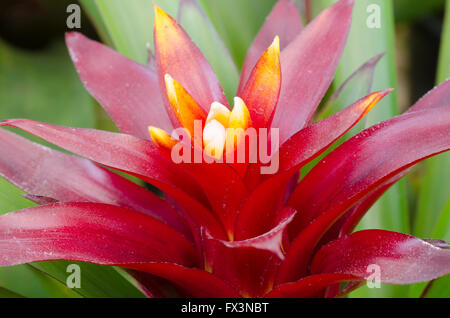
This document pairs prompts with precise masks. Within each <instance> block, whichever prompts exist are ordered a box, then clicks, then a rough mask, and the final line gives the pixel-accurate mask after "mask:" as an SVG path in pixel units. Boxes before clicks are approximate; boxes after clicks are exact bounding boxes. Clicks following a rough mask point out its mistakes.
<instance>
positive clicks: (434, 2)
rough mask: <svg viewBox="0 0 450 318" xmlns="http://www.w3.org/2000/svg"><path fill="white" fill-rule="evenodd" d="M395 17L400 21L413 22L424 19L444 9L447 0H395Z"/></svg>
mask: <svg viewBox="0 0 450 318" xmlns="http://www.w3.org/2000/svg"><path fill="white" fill-rule="evenodd" d="M392 2H393V3H394V9H395V19H396V20H397V21H398V22H411V21H416V20H419V19H422V18H424V17H426V16H428V15H430V14H431V13H435V12H438V11H439V10H442V8H443V7H444V4H445V0H425V1H423V0H393V1H392Z"/></svg>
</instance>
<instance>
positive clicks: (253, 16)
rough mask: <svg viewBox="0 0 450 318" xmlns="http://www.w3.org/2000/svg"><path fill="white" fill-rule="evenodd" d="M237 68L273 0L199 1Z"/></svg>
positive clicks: (240, 65)
mask: <svg viewBox="0 0 450 318" xmlns="http://www.w3.org/2000/svg"><path fill="white" fill-rule="evenodd" d="M199 3H200V4H201V5H202V7H203V8H204V9H205V11H206V13H207V14H208V16H209V17H210V19H211V20H212V22H213V24H214V25H215V26H216V29H217V31H218V32H219V34H220V36H221V37H222V39H223V40H224V42H225V45H226V46H227V47H228V49H229V50H230V53H231V56H232V57H233V59H234V61H235V62H236V65H237V66H238V67H239V69H240V68H241V67H242V64H243V62H244V58H245V54H246V52H247V50H248V48H249V47H250V44H251V43H252V42H253V40H254V38H255V37H256V34H257V33H258V31H259V29H260V28H261V26H262V25H263V23H264V20H265V18H266V17H267V16H268V15H269V13H270V11H271V9H272V7H273V6H274V5H275V3H276V0H257V1H255V0H214V1H211V0H199Z"/></svg>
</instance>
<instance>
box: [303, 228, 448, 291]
mask: <svg viewBox="0 0 450 318" xmlns="http://www.w3.org/2000/svg"><path fill="white" fill-rule="evenodd" d="M370 266H372V267H370ZM376 266H378V267H379V270H380V271H379V273H380V276H379V278H380V281H381V282H384V283H389V284H413V283H417V282H422V281H427V280H432V279H435V278H437V277H440V276H443V275H446V274H449V273H450V251H448V250H444V249H441V248H439V247H435V246H434V245H432V244H430V243H427V242H425V241H422V240H420V239H418V238H415V237H413V236H409V235H406V234H401V233H396V232H390V231H383V230H365V231H360V232H355V233H353V234H351V235H350V236H347V237H343V238H341V239H338V240H336V241H334V242H331V243H329V244H328V245H326V246H324V247H322V248H321V249H320V250H319V251H318V252H317V253H316V255H315V256H314V259H313V261H312V263H311V272H312V273H337V274H347V275H354V276H357V277H360V278H366V277H368V276H369V275H370V274H372V273H374V272H375V270H374V268H376Z"/></svg>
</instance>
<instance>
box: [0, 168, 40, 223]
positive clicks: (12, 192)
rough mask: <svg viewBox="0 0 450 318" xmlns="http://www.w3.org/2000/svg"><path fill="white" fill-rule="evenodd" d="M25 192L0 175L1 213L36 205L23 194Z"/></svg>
mask: <svg viewBox="0 0 450 318" xmlns="http://www.w3.org/2000/svg"><path fill="white" fill-rule="evenodd" d="M23 193H24V192H23V191H21V190H20V189H18V188H17V187H15V186H14V185H12V184H11V183H9V182H8V181H6V180H5V179H3V178H2V177H0V215H2V214H5V213H7V212H11V211H15V210H20V209H25V208H28V207H30V206H33V205H35V204H34V203H32V202H31V201H29V200H28V199H25V198H24V197H23V196H22V195H21V194H23Z"/></svg>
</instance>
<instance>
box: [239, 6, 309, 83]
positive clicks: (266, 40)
mask: <svg viewBox="0 0 450 318" xmlns="http://www.w3.org/2000/svg"><path fill="white" fill-rule="evenodd" d="M301 30H302V20H301V17H300V13H299V10H298V8H297V6H296V4H295V2H294V1H293V0H279V1H278V2H277V4H276V5H275V6H274V7H273V9H272V11H271V12H270V14H269V16H268V17H267V19H266V22H265V23H264V25H263V26H262V28H261V30H260V31H259V32H258V35H257V36H256V38H255V40H254V41H253V43H252V45H251V46H250V48H249V50H248V52H247V55H246V57H245V61H244V65H243V66H242V71H241V80H240V83H239V89H238V91H240V90H242V89H243V88H244V86H245V84H246V83H247V80H248V77H249V76H250V73H251V72H252V69H253V68H254V67H255V65H256V62H257V61H258V59H259V57H260V56H261V55H262V54H263V52H264V51H265V50H266V49H267V47H268V46H269V45H270V43H271V42H272V41H273V39H274V37H275V36H277V35H278V36H279V37H280V40H281V41H280V49H281V50H283V49H284V48H285V47H286V46H287V45H288V44H289V43H291V42H292V40H294V39H295V38H296V37H297V35H298V34H299V33H300V32H301Z"/></svg>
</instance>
